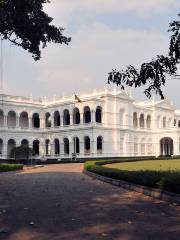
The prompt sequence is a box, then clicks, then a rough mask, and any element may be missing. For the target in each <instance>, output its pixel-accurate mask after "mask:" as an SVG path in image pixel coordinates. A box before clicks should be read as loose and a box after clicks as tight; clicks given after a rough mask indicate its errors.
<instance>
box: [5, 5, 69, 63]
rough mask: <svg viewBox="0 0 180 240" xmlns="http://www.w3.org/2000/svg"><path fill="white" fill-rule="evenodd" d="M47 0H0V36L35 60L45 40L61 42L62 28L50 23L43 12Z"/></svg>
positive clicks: (66, 39)
mask: <svg viewBox="0 0 180 240" xmlns="http://www.w3.org/2000/svg"><path fill="white" fill-rule="evenodd" d="M45 3H50V1H49V0H1V1H0V36H1V37H2V38H3V39H8V40H9V41H10V42H11V43H13V44H15V45H17V46H21V47H22V48H23V49H25V50H27V51H29V52H30V53H32V56H33V58H34V59H35V60H39V59H40V57H41V47H42V48H45V47H46V46H47V43H48V42H54V43H60V44H62V43H65V44H68V43H69V42H70V40H71V39H70V38H67V37H65V36H64V35H63V34H62V32H63V30H64V29H63V28H57V27H56V26H54V25H51V22H52V21H53V18H51V17H49V16H48V15H47V14H46V13H45V12H44V11H43V4H45Z"/></svg>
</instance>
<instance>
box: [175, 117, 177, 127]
mask: <svg viewBox="0 0 180 240" xmlns="http://www.w3.org/2000/svg"><path fill="white" fill-rule="evenodd" d="M176 123H177V120H176V119H174V127H175V126H176Z"/></svg>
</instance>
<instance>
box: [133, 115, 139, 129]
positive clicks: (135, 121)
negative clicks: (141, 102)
mask: <svg viewBox="0 0 180 240" xmlns="http://www.w3.org/2000/svg"><path fill="white" fill-rule="evenodd" d="M137 126H138V118H137V113H136V112H134V113H133V127H134V128H137Z"/></svg>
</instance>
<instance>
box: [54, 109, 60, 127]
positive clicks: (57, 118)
mask: <svg viewBox="0 0 180 240" xmlns="http://www.w3.org/2000/svg"><path fill="white" fill-rule="evenodd" d="M60 125H61V118H60V114H59V112H58V111H56V112H55V113H54V126H55V127H60Z"/></svg>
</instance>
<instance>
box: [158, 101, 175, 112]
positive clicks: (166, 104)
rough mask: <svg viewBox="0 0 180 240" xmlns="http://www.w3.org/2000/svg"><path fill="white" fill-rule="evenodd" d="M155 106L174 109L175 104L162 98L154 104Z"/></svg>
mask: <svg viewBox="0 0 180 240" xmlns="http://www.w3.org/2000/svg"><path fill="white" fill-rule="evenodd" d="M155 106H156V107H158V108H162V109H166V110H171V111H174V110H175V106H174V105H173V104H172V103H171V102H170V101H168V100H163V101H160V102H158V103H156V104H155Z"/></svg>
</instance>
